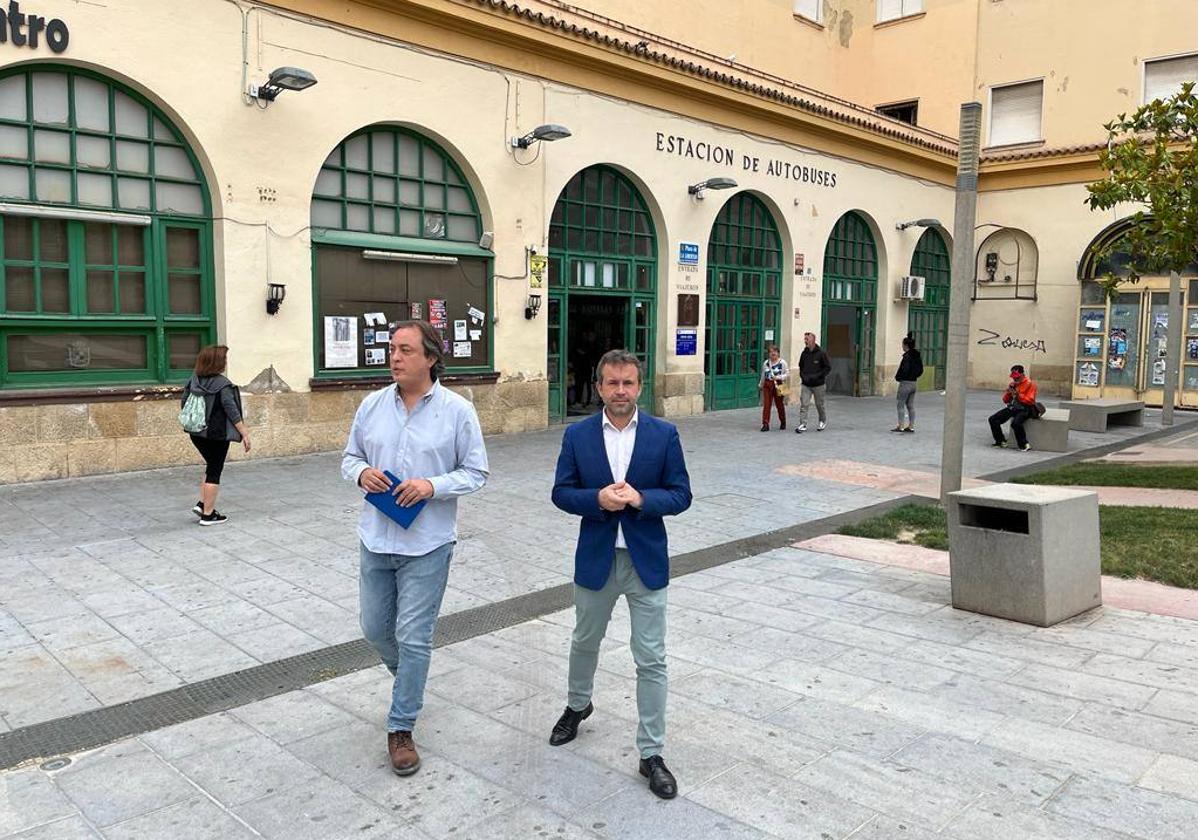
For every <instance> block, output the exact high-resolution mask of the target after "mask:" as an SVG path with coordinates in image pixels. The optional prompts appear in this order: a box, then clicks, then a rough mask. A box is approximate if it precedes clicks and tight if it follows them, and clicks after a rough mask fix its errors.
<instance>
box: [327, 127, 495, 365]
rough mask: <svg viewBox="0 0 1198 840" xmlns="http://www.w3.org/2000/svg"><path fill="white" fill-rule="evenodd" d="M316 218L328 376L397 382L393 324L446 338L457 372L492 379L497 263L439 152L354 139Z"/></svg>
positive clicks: (457, 172)
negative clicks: (421, 327)
mask: <svg viewBox="0 0 1198 840" xmlns="http://www.w3.org/2000/svg"><path fill="white" fill-rule="evenodd" d="M311 213H312V267H313V270H312V282H313V284H314V288H313V294H312V297H313V301H314V306H313V318H314V325H313V327H314V337H315V341H314V353H315V369H316V378H317V379H322V378H323V379H340V378H355V377H381V376H385V375H388V368H387V353H388V352H389V344H388V342H389V339H390V329H389V327H388V325H389V324H391V323H393V322H396V321H404V320H408V319H416V320H425V321H428V322H429V323H430V324H432V326H433V327H435V328H436V329H438V330H439V331H440V332H441V335H442V342H443V347H444V350H445V362H446V368H447V372H448V373H450V374H464V373H480V372H486V371H489V370H491V364H492V363H491V359H492V352H493V345H494V337H493V332H494V331H493V329H492V317H491V316H492V290H491V278H492V265H493V261H492V260H493V254H492V253H491V251H489V250H487V249H485V248H481V247H479V245H478V240H479V236H480V234H481V232H482V220H481V217H480V214H479V210H478V202H477V201H476V199H475V196H474V192H473V190H472V189H471V188H470V185H469V183H468V182H467V180H466V178H465V176H464V175H463V173H462V170H461V168H460V167H459V166H458V164H457V162H456V161H454V159H453V157H452V156H451V155H450V154H448V153H447V152H446V151H445V150H444V149H442V148H441V147H440V145H439V144H437V143H436V142H435V141H433V140H432V139H430V138H428V137H425V136H424V135H422V134H420V133H418V132H416V131H412V130H410V129H407V128H402V127H399V126H394V125H373V126H370V127H368V128H364V129H362V130H360V131H356V132H354V133H353V134H351V135H350V136H349V137H347V138H346V139H345V140H343V141H342V142H341V143H339V144H338V145H337V147H336V148H335V149H333V151H332V153H331V154H330V155H329V156H328V158H327V159H326V160H325V162H324V164H323V165H322V166H321V169H320V174H319V175H318V176H317V178H316V185H315V187H314V189H313V191H312V210H311ZM380 314H381V315H382V318H381V320H380V319H379V318H377V317H375V316H377V315H380Z"/></svg>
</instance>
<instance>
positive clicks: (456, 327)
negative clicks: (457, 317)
mask: <svg viewBox="0 0 1198 840" xmlns="http://www.w3.org/2000/svg"><path fill="white" fill-rule="evenodd" d="M453 340H454V341H465V340H466V321H465V320H461V321H454V322H453Z"/></svg>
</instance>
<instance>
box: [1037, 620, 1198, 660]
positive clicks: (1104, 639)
mask: <svg viewBox="0 0 1198 840" xmlns="http://www.w3.org/2000/svg"><path fill="white" fill-rule="evenodd" d="M1028 638H1029V639H1032V640H1035V641H1045V642H1053V643H1056V644H1064V645H1069V646H1071V647H1076V648H1085V649H1086V650H1092V651H1096V652H1098V653H1113V654H1115V655H1117V656H1130V657H1133V658H1139V657H1142V656H1145V655H1146V654H1147V653H1148V652H1149V651H1150V650H1152V648H1153V647H1154V646H1155V644H1156V643H1154V642H1152V641H1150V640H1148V639H1138V638H1136V637H1134V636H1129V635H1127V634H1126V633H1102V632H1098V631H1095V630H1090V629H1087V628H1085V627H1080V626H1074V625H1070V624H1069V623H1068V622H1065V623H1063V624H1058V625H1056V626H1055V627H1037V628H1036V629H1035V630H1034V631H1032V634H1031V635H1030V636H1029V637H1028ZM1193 652H1194V653H1195V654H1198V648H1195V649H1194V651H1193Z"/></svg>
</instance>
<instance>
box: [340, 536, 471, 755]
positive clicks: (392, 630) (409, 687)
mask: <svg viewBox="0 0 1198 840" xmlns="http://www.w3.org/2000/svg"><path fill="white" fill-rule="evenodd" d="M453 545H454V544H453V543H446V544H445V545H443V546H441V547H440V548H434V549H433V550H432V551H430V552H429V553H428V554H424V555H420V556H418V557H410V556H407V555H403V554H375V553H374V552H373V551H370V550H369V549H367V548H366V546H362V547H361V548H362V560H361V570H360V573H359V576H358V601H359V605H360V610H361V624H362V633H363V635H364V636H365V637H366V641H368V642H370V644H371V645H372V646H373V647H374V649H375V650H377V651H378V653H379V657H381V658H382V660H383V664H384V665H386V666H387V670H389V671H390V672H391V673H392V674H393V675H394V676H395V685H394V687H393V688H392V689H391V711H390V713H389V714H388V715H387V731H388V732H399V731H404V732H411V731H412V729H413V727H415V725H416V718H417V716H418V715H419V714H420V709H421V708H422V707H423V706H424V684H425V682H426V681H427V680H428V665H429V661H430V660H431V659H432V653H433V631H434V630H435V629H436V627H437V614H438V613H439V612H440V611H441V599H442V598H443V597H444V596H445V585H446V584H447V583H448V582H449V561H450V559H451V558H452V557H453Z"/></svg>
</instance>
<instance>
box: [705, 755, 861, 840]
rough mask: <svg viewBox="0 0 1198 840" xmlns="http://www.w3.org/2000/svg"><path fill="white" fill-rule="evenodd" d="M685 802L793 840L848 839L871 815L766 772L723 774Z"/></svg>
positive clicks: (844, 801) (819, 791)
mask: <svg viewBox="0 0 1198 840" xmlns="http://www.w3.org/2000/svg"><path fill="white" fill-rule="evenodd" d="M688 798H689V799H690V800H691V801H693V802H696V803H698V804H699V805H703V806H705V807H707V808H709V809H711V810H713V811H717V812H719V813H721V814H725V815H727V816H729V817H731V818H732V819H734V820H736V821H737V822H741V823H745V824H747V825H750V826H752V827H754V828H756V829H759V830H761V831H764V832H766V833H767V834H771V835H776V836H778V837H786V838H794V840H807V838H810V840H826V838H828V837H836V838H841V837H847V836H848V835H849V834H850V833H852V832H853V831H854V830H855V829H857V828H860V827H861V826H862V825H864V824H865V823H866V822H867V821H868V820H870V819H871V818H872V817H873V816H874V813H875V812H874V811H872V810H870V809H868V808H865V807H862V806H860V805H857V804H854V803H852V802H850V801H848V800H846V799H843V798H842V797H839V796H835V795H833V794H830V793H826V792H824V791H822V790H817V789H815V788H811V787H808V786H807V785H803V784H800V783H797V782H795V781H794V780H793V779H788V778H784V777H782V776H775V775H773V774H771V773H766V772H754V773H725V774H724V775H722V776H719V777H718V778H715V779H713V780H711V781H710V782H708V783H707V784H705V785H703V787H701V788H699V789H698V790H696V791H693V792H692V793H691V794H690V796H689V797H688Z"/></svg>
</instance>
